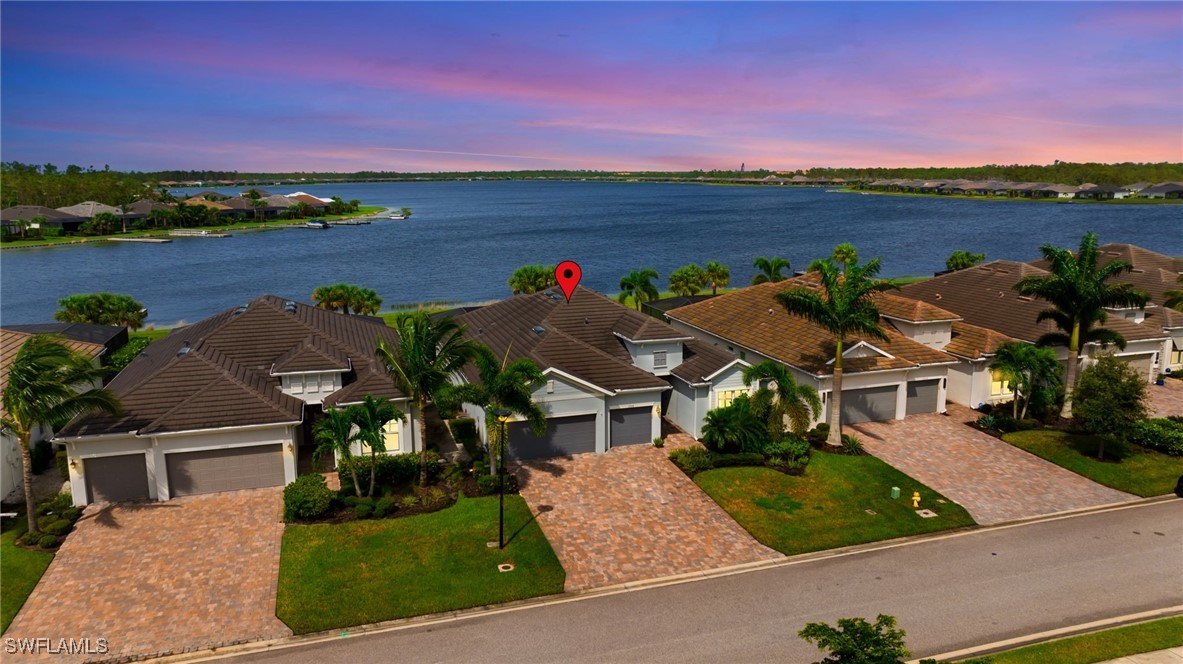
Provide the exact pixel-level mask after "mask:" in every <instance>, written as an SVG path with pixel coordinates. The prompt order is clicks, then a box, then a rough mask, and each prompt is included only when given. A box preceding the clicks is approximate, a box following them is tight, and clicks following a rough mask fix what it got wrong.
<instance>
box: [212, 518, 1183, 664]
mask: <svg viewBox="0 0 1183 664" xmlns="http://www.w3.org/2000/svg"><path fill="white" fill-rule="evenodd" d="M326 601H334V602H337V601H348V599H347V598H343V597H333V598H326ZM1181 604H1183V500H1172V501H1170V502H1165V503H1157V504H1152V505H1143V506H1137V507H1133V508H1128V509H1118V510H1112V511H1105V512H1101V513H1095V514H1089V515H1085V516H1076V517H1070V518H1063V519H1058V520H1051V521H1042V522H1038V523H1033V524H1027V525H1022V526H1017V527H1008V528H1002V529H990V530H983V531H977V532H972V533H969V534H965V535H960V536H954V537H948V538H944V539H937V540H930V541H924V542H920V543H915V544H909V545H906V546H901V547H896V548H890V549H884V550H878V551H867V552H862V553H858V554H854V555H850V556H844V557H837V558H830V559H824V560H813V561H808V562H803V563H799V564H793V565H788V566H784V567H777V568H772V569H764V570H760V571H754V572H748V573H743V574H736V575H733V576H727V577H720V578H714V579H709V580H702V581H696V582H692V583H684V584H680V585H672V586H664V587H657V588H650V589H645V590H639V591H634V592H627V593H621V594H616V595H608V596H600V597H594V598H589V599H586V600H582V601H574V602H566V603H562V604H555V605H549V606H541V607H534V608H528V609H525V610H519V611H513V612H507V613H500V614H496V615H485V616H480V617H476V618H471V619H465V620H456V621H451V622H446V623H442V624H435V625H427V626H421V627H414V628H410V629H403V630H398V631H392V632H387V633H381V634H368V635H359V636H357V637H355V638H340V639H335V640H332V641H328V642H322V643H314V644H308V645H302V646H299V647H295V648H289V649H284V650H279V651H274V652H270V653H260V654H255V655H246V656H242V657H238V658H235V661H238V662H241V661H251V662H285V663H289V662H307V663H309V664H334V663H337V662H340V663H342V664H357V662H376V661H399V662H511V661H512V662H564V663H566V662H679V663H683V662H771V661H777V662H812V661H815V660H817V659H820V657H819V652H818V650H817V649H816V648H814V647H813V646H810V645H808V644H806V643H805V642H804V641H802V640H801V639H799V638H797V635H796V634H797V631H798V630H800V629H801V627H802V626H804V625H805V623H807V622H813V621H820V620H824V621H827V622H831V623H832V622H833V621H834V620H835V619H837V618H840V617H849V616H864V617H866V618H868V619H870V620H873V619H874V617H875V615H876V614H878V613H887V614H890V615H894V616H896V618H897V619H898V620H899V625H900V627H902V628H904V629H905V630H907V632H908V639H907V641H908V646H909V648H910V649H911V650H912V652H913V654H914V655H915V656H918V657H919V656H928V655H933V654H938V653H944V652H950V651H954V650H958V649H961V648H965V647H970V646H975V645H979V644H984V643H992V642H995V641H999V640H1003V639H1008V638H1014V637H1020V636H1026V635H1029V634H1033V633H1037V632H1043V631H1048V630H1053V629H1057V628H1063V627H1069V626H1073V625H1079V624H1082V623H1087V622H1091V621H1095V620H1101V619H1105V618H1112V617H1117V616H1123V615H1128V614H1132V613H1138V612H1142V611H1149V610H1153V609H1161V608H1166V607H1171V606H1177V605H1181Z"/></svg>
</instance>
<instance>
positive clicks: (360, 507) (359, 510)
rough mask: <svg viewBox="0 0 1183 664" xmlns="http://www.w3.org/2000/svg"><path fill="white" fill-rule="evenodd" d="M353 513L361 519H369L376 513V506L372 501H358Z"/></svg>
mask: <svg viewBox="0 0 1183 664" xmlns="http://www.w3.org/2000/svg"><path fill="white" fill-rule="evenodd" d="M353 513H354V514H356V515H357V518H359V519H368V518H370V516H371V515H372V514H373V513H374V506H373V505H371V504H370V503H358V504H357V505H354V507H353Z"/></svg>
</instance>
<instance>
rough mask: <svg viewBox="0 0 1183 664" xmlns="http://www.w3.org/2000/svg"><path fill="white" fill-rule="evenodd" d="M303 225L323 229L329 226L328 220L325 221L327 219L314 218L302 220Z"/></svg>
mask: <svg viewBox="0 0 1183 664" xmlns="http://www.w3.org/2000/svg"><path fill="white" fill-rule="evenodd" d="M304 227H305V228H319V229H325V228H328V227H329V222H327V221H319V220H315V219H313V220H310V221H306V222H304Z"/></svg>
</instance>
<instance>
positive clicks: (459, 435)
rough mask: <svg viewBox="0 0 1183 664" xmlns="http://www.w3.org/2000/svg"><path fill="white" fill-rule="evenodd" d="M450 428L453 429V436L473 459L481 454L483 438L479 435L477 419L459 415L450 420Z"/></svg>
mask: <svg viewBox="0 0 1183 664" xmlns="http://www.w3.org/2000/svg"><path fill="white" fill-rule="evenodd" d="M448 428H449V429H451V430H452V437H453V438H455V439H456V442H457V443H460V445H462V446H463V447H464V451H465V452H468V456H470V457H472V458H473V459H475V458H477V457H479V456H481V452H482V450H481V439H480V436H478V435H477V429H476V420H474V419H472V418H471V417H457V418H455V419H452V420H448Z"/></svg>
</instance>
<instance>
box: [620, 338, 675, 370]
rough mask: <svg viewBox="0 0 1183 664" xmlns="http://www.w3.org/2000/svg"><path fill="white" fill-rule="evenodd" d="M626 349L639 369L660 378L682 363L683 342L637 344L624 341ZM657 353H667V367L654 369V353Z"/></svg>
mask: <svg viewBox="0 0 1183 664" xmlns="http://www.w3.org/2000/svg"><path fill="white" fill-rule="evenodd" d="M624 347H625V348H626V349H628V352H629V355H631V356H632V358H633V364H634V365H636V367H637V368H638V369H641V370H643V371H648V372H649V373H651V374H655V375H658V376H666V375H669V372H670V369H673V368H674V367H676V366H678V365H679V364H681V363H682V342H681V341H674V342H662V343H639V344H635V343H633V342H631V341H628V340H624ZM656 351H665V353H666V358H665V360H666V362H665V367H663V368H660V369H657V368H654V366H653V353H654V352H656Z"/></svg>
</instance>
